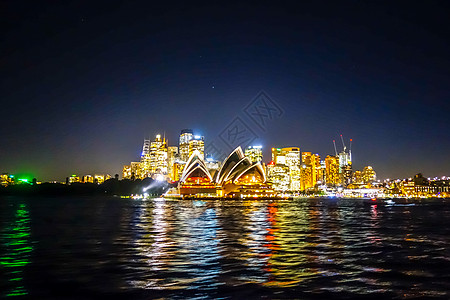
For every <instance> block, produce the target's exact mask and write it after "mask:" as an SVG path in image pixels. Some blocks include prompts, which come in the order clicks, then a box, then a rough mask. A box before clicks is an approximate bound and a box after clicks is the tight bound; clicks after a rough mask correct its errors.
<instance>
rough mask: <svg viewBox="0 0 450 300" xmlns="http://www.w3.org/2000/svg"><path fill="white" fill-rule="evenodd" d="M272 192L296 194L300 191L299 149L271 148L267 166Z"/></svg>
mask: <svg viewBox="0 0 450 300" xmlns="http://www.w3.org/2000/svg"><path fill="white" fill-rule="evenodd" d="M267 175H268V178H269V181H270V182H272V183H273V188H274V190H277V191H291V192H296V191H299V190H300V189H301V183H300V179H301V170H300V148H298V147H286V148H272V162H271V163H270V164H268V165H267Z"/></svg>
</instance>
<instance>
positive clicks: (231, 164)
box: [216, 146, 266, 185]
mask: <svg viewBox="0 0 450 300" xmlns="http://www.w3.org/2000/svg"><path fill="white" fill-rule="evenodd" d="M254 171H256V172H257V173H259V175H260V177H261V179H262V182H263V183H264V182H266V174H265V172H264V169H263V167H262V165H261V163H260V162H257V163H252V161H251V160H250V159H249V158H248V157H246V156H245V155H244V152H243V151H242V148H241V147H240V146H239V147H237V148H236V149H235V150H234V151H233V152H231V154H230V155H228V157H227V158H226V159H225V160H224V162H223V164H222V167H221V168H220V169H219V172H218V173H217V176H216V183H217V184H220V185H222V184H224V183H226V182H228V181H232V182H233V183H236V182H237V181H238V180H239V178H241V177H242V176H244V175H245V174H247V173H249V172H254Z"/></svg>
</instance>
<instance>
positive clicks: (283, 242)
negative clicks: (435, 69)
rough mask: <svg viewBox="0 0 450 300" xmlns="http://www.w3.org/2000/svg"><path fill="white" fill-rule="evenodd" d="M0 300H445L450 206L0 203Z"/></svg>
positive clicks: (449, 274) (356, 202)
mask: <svg viewBox="0 0 450 300" xmlns="http://www.w3.org/2000/svg"><path fill="white" fill-rule="evenodd" d="M0 243H1V245H0V266H1V269H0V274H1V275H0V292H1V295H2V297H8V296H11V297H14V296H17V297H30V298H36V299H100V298H106V299H108V298H109V299H151V298H165V299H186V298H191V299H192V298H196V299H207V298H224V299H227V298H232V299H245V298H249V299H250V298H268V299H272V298H290V299H291V298H299V299H323V298H325V297H327V298H330V297H331V298H338V299H341V298H342V299H345V298H370V299H380V298H401V299H403V298H416V297H427V298H442V299H448V298H450V292H449V291H450V201H442V200H436V201H435V202H431V203H418V204H416V205H414V206H401V205H394V206H385V205H380V204H378V205H370V204H366V203H363V202H362V201H361V200H306V199H303V200H288V201H269V200H267V201H262V200H258V201H199V200H192V201H191V200H183V201H175V200H174V201H172V200H164V199H151V200H132V199H120V198H94V197H86V198H75V197H74V198H21V197H10V198H1V199H0Z"/></svg>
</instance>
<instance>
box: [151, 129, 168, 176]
mask: <svg viewBox="0 0 450 300" xmlns="http://www.w3.org/2000/svg"><path fill="white" fill-rule="evenodd" d="M150 173H151V174H167V142H166V139H165V138H164V139H162V138H161V135H160V134H158V135H156V139H155V140H154V141H152V142H151V143H150Z"/></svg>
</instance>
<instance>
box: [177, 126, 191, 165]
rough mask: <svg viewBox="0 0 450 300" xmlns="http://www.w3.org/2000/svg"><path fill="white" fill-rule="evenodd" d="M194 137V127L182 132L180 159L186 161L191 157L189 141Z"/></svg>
mask: <svg viewBox="0 0 450 300" xmlns="http://www.w3.org/2000/svg"><path fill="white" fill-rule="evenodd" d="M193 138H194V132H193V131H192V129H183V130H181V134H180V143H179V154H180V160H181V161H184V162H186V161H187V160H188V159H189V141H190V140H192V139H193Z"/></svg>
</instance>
